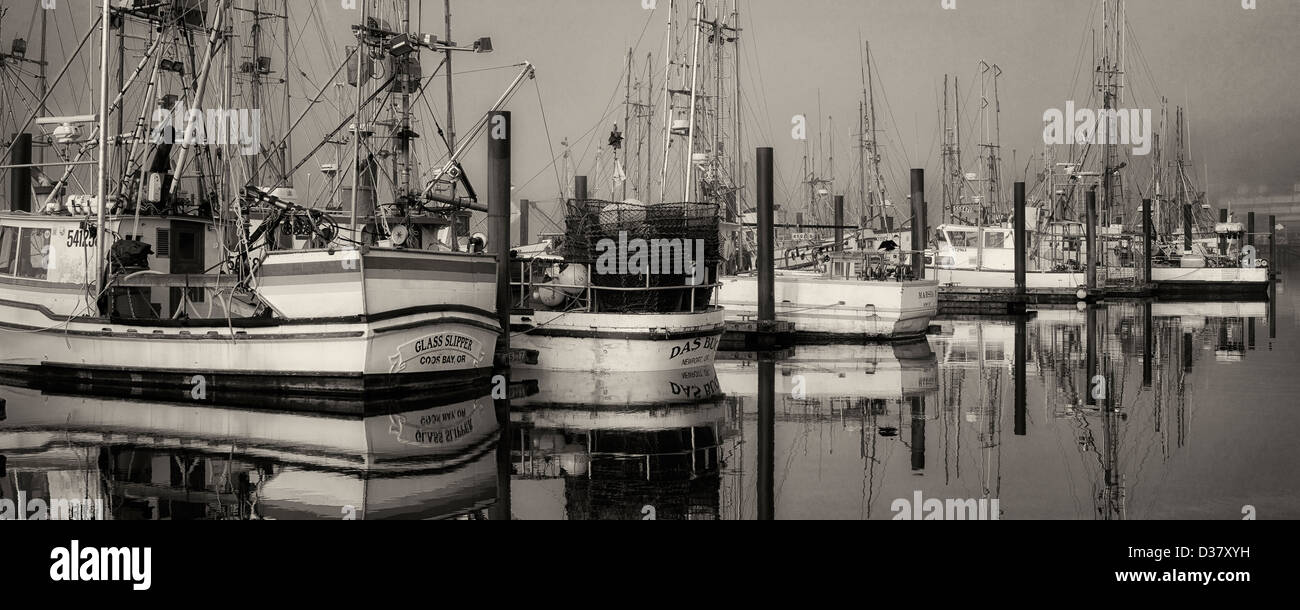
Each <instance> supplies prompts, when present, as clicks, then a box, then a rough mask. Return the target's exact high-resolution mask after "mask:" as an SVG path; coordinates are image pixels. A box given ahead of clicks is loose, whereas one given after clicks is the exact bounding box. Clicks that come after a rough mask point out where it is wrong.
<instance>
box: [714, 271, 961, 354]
mask: <svg viewBox="0 0 1300 610" xmlns="http://www.w3.org/2000/svg"><path fill="white" fill-rule="evenodd" d="M908 254H909V253H906V252H904V253H901V255H900V254H898V253H895V254H885V253H875V254H873V253H869V252H840V253H835V254H829V255H825V256H824V258H825V259H826V260H825V262H824V263H822V264H821V265H820V266H821V267H822V268H824V269H825V270H824V271H820V272H819V271H815V270H814V271H777V272H776V278H775V280H774V289H775V290H774V293H775V296H774V298H775V301H776V319H777V321H778V322H788V323H790V324H791V325H792V326H793V328H792V331H793V333H794V334H795V335H796V336H797V337H801V338H804V339H817V340H844V341H854V340H856V341H866V340H886V341H890V340H903V339H909V338H916V337H920V336H923V335H924V334H925V331H926V329H928V328H929V327H930V320H932V319H933V318H934V316H935V315H936V314H937V313H938V306H939V290H938V288H939V282H938V281H936V280H933V279H924V280H921V279H913V278H915V275H914V274H913V272H912V271H911V269H912V266H911V265H909V264H906V263H904V262H900V259H905V258H911V257H909V256H907V255H908ZM758 293H759V289H758V277H757V276H756V275H752V274H751V275H746V276H741V277H726V278H723V279H722V285H721V287H720V288H719V297H718V302H719V304H720V305H722V307H723V308H725V309H726V315H727V321H728V322H729V323H730V324H731V325H732V326H733V327H747V326H754V325H755V324H756V323H757V320H758V316H759V303H758V296H759V294H758Z"/></svg>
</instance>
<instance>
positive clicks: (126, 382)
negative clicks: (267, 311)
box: [0, 300, 500, 403]
mask: <svg viewBox="0 0 1300 610" xmlns="http://www.w3.org/2000/svg"><path fill="white" fill-rule="evenodd" d="M498 329H499V327H498V326H496V323H495V321H493V320H491V319H490V318H488V317H487V316H485V315H478V314H472V313H466V312H460V311H458V312H448V311H425V312H420V313H410V314H406V315H400V316H395V317H391V318H388V319H385V320H382V321H370V320H366V319H364V318H362V319H356V318H339V319H322V320H310V321H299V322H278V321H274V320H233V321H230V322H226V321H224V320H222V321H204V322H197V321H195V322H189V323H180V322H172V323H164V322H156V323H149V324H143V323H131V324H126V323H118V322H111V321H107V320H102V319H87V318H75V319H72V320H71V321H68V320H66V319H63V318H60V317H58V316H55V315H53V314H51V313H50V312H49V311H48V310H45V309H43V308H41V307H38V306H32V305H26V304H22V303H16V302H13V301H5V300H0V332H3V334H5V335H7V336H6V337H5V348H4V350H3V352H0V367H3V368H4V369H5V370H7V371H9V372H10V373H16V374H20V375H21V374H27V375H33V376H35V377H36V378H37V381H38V383H42V384H75V385H76V386H77V388H69V389H70V390H71V389H77V390H78V391H93V392H96V393H100V392H102V393H107V394H109V395H126V396H136V397H149V398H153V399H177V400H190V401H194V402H199V403H213V402H220V401H223V400H229V398H228V395H230V394H234V395H239V394H241V393H250V394H256V393H259V392H291V393H294V394H296V395H302V396H341V397H353V398H364V397H368V396H374V395H383V394H391V393H400V392H408V391H413V390H421V389H432V388H439V387H452V386H456V385H459V384H463V383H470V382H475V381H480V382H481V380H482V379H484V378H486V377H490V375H491V368H492V365H493V359H494V357H495V352H496V338H497V336H498V335H499V332H500V331H499V330H498Z"/></svg>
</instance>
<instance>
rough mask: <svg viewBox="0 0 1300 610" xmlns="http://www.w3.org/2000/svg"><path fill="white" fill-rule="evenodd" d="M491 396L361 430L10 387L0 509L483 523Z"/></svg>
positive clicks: (386, 418) (315, 420)
mask: <svg viewBox="0 0 1300 610" xmlns="http://www.w3.org/2000/svg"><path fill="white" fill-rule="evenodd" d="M489 392H490V388H484V389H482V390H481V391H464V392H461V393H460V394H455V395H447V396H443V397H441V398H439V399H438V400H437V401H433V400H427V401H424V402H423V403H422V404H418V405H417V404H386V405H382V406H376V405H368V406H364V407H361V406H357V405H350V406H349V405H333V406H330V405H322V409H323V410H333V411H335V412H339V411H355V412H360V411H358V410H365V411H367V412H375V411H378V410H382V409H384V408H387V409H389V410H390V411H391V412H390V413H388V414H383V415H374V416H369V417H365V418H361V417H352V418H348V417H341V416H313V415H302V414H296V413H295V414H288V413H283V412H280V413H277V412H267V411H252V410H233V409H222V408H214V407H208V406H193V405H185V404H166V403H158V402H140V401H128V400H119V399H103V398H90V397H79V396H61V395H56V394H48V393H42V392H41V391H39V390H36V389H29V388H16V387H10V386H0V398H3V399H4V402H6V403H7V408H6V415H7V417H5V418H0V419H2V420H3V421H0V455H3V456H4V459H3V461H2V462H0V464H3V467H2V468H0V470H4V471H5V472H4V473H3V474H4V476H3V477H0V479H2V482H0V497H3V498H4V499H9V500H12V501H16V500H17V499H18V498H19V492H22V494H23V497H25V498H27V499H35V498H40V499H43V500H46V501H49V500H51V499H66V500H83V499H84V500H89V501H90V502H91V503H92V504H93V503H94V501H95V500H101V501H102V502H103V511H102V512H103V518H105V519H122V520H137V519H146V520H147V519H357V520H360V519H433V518H453V517H462V516H470V517H483V516H486V514H485V513H486V512H487V509H489V508H490V507H492V506H493V505H494V504H495V503H496V502H497V498H498V486H497V481H498V478H497V458H496V449H497V445H498V443H499V440H500V426H499V424H498V422H497V416H496V412H495V409H494V407H493V401H492V400H491V398H490V397H489V396H488V394H489Z"/></svg>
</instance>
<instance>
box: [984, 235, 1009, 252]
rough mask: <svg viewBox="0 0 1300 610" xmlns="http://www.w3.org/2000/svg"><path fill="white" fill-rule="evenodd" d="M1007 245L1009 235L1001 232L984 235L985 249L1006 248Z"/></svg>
mask: <svg viewBox="0 0 1300 610" xmlns="http://www.w3.org/2000/svg"><path fill="white" fill-rule="evenodd" d="M1006 243H1007V234H1006V233H1003V232H1001V231H994V232H992V233H985V234H984V247H985V248H1005V247H1007V246H1006Z"/></svg>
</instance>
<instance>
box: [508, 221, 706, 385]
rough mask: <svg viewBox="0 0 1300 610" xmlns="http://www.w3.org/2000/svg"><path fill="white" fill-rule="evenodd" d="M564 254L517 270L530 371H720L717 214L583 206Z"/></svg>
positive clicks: (521, 334) (514, 324)
mask: <svg viewBox="0 0 1300 610" xmlns="http://www.w3.org/2000/svg"><path fill="white" fill-rule="evenodd" d="M568 208H569V213H568V216H567V222H566V224H567V225H568V232H567V233H566V234H565V237H564V240H563V242H562V244H561V245H559V246H557V247H554V248H551V249H550V251H549V253H547V254H542V255H540V256H520V257H518V258H516V259H514V260H513V261H512V267H513V272H512V276H513V277H512V279H511V286H512V295H511V296H512V303H513V306H514V311H513V313H512V314H511V318H510V326H511V329H510V330H511V333H512V335H511V346H512V348H518V349H522V350H525V351H526V352H528V353H535V354H536V361H535V362H532V361H529V362H524V363H519V364H518V365H517V366H518V367H519V368H521V369H524V370H528V369H545V370H556V371H564V370H570V371H596V372H610V371H627V372H631V371H647V372H653V371H672V370H680V369H693V368H698V367H701V366H708V365H711V364H713V360H714V357H715V356H716V354H717V350H718V346H719V344H720V342H721V339H722V335H723V332H724V330H725V326H724V323H723V312H722V309H721V308H720V307H719V306H718V305H717V302H716V300H715V299H716V296H715V293H716V291H717V286H718V284H717V277H718V276H717V274H718V265H719V254H718V234H719V233H718V216H717V210H716V208H715V207H714V206H711V205H708V204H689V203H688V204H660V205H651V206H646V205H640V204H637V203H636V202H623V203H614V202H608V201H594V200H586V199H583V200H573V201H570V202H569V205H568Z"/></svg>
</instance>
